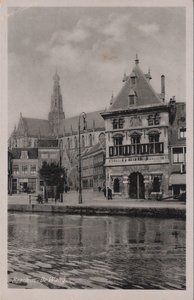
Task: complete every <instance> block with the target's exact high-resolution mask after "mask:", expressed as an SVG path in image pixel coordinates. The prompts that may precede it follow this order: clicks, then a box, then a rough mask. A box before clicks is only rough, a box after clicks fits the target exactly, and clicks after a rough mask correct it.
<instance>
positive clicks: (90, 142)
mask: <svg viewBox="0 0 194 300" xmlns="http://www.w3.org/2000/svg"><path fill="white" fill-rule="evenodd" d="M89 147H92V135H91V134H90V135H89Z"/></svg>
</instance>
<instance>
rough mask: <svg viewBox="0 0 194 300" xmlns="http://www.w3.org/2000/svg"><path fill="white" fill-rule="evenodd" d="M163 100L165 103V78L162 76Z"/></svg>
mask: <svg viewBox="0 0 194 300" xmlns="http://www.w3.org/2000/svg"><path fill="white" fill-rule="evenodd" d="M161 98H162V100H163V102H164V101H165V76H164V75H162V76H161Z"/></svg>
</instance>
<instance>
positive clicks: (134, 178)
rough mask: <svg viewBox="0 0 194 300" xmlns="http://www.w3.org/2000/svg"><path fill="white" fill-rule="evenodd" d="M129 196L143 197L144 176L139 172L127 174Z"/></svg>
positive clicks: (134, 197)
mask: <svg viewBox="0 0 194 300" xmlns="http://www.w3.org/2000/svg"><path fill="white" fill-rule="evenodd" d="M129 181H130V184H129V197H130V198H132V199H144V197H145V194H144V178H143V175H142V174H141V173H138V172H136V173H132V174H131V175H130V176H129Z"/></svg>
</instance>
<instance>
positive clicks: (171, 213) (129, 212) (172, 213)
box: [8, 204, 186, 219]
mask: <svg viewBox="0 0 194 300" xmlns="http://www.w3.org/2000/svg"><path fill="white" fill-rule="evenodd" d="M8 211H15V212H49V213H63V214H79V215H108V216H110V215H111V216H113V215H117V216H131V217H154V218H179V219H185V218H186V210H185V208H183V209H180V208H174V207H169V208H167V207H150V208H145V207H134V208H132V207H119V206H118V207H108V206H106V207H104V206H103V207H102V206H100V207H99V206H92V207H91V206H58V205H43V204H8Z"/></svg>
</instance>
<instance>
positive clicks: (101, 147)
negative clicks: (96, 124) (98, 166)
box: [82, 143, 105, 157]
mask: <svg viewBox="0 0 194 300" xmlns="http://www.w3.org/2000/svg"><path fill="white" fill-rule="evenodd" d="M99 150H102V151H105V143H97V144H95V145H94V146H93V147H92V148H89V149H86V150H85V151H84V153H83V154H82V157H84V156H88V155H91V154H95V153H96V152H98V151H99Z"/></svg>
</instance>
